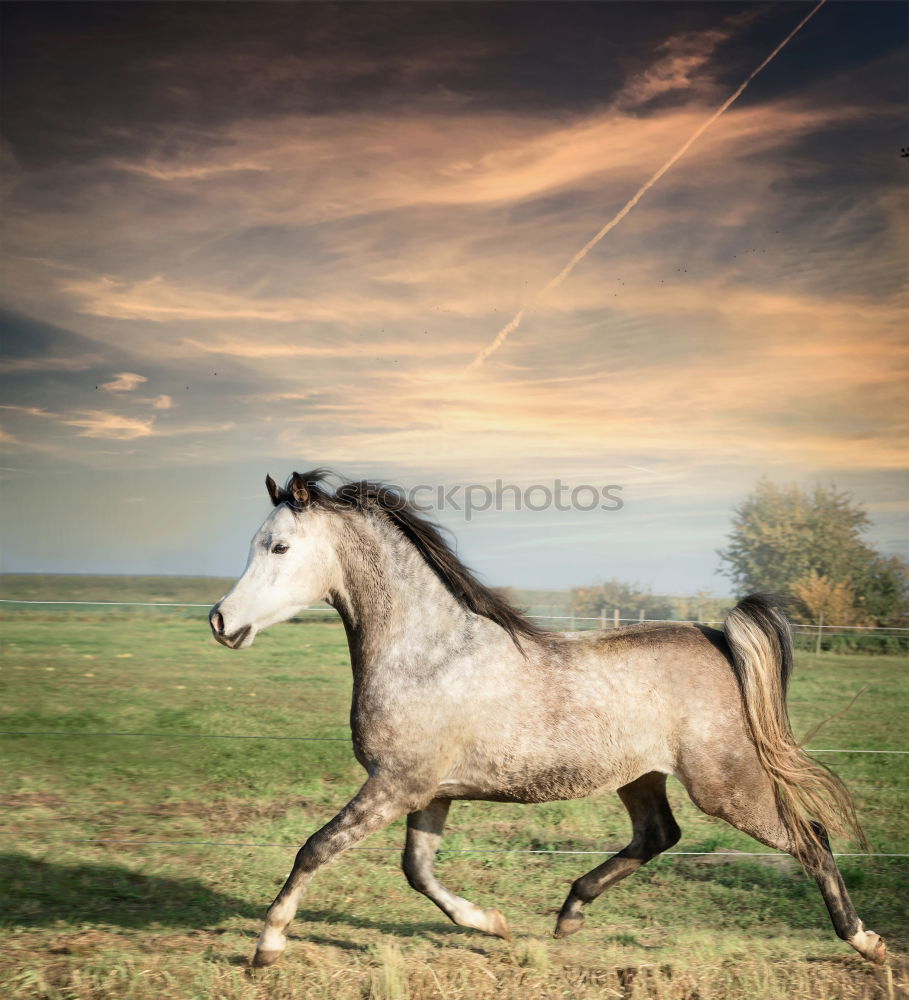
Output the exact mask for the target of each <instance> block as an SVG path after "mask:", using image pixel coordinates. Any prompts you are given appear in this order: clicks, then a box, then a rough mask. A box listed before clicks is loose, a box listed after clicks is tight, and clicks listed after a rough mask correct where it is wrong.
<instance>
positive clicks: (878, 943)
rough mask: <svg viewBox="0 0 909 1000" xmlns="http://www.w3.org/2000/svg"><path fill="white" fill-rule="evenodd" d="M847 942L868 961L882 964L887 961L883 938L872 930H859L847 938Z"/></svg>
mask: <svg viewBox="0 0 909 1000" xmlns="http://www.w3.org/2000/svg"><path fill="white" fill-rule="evenodd" d="M849 943H850V944H851V945H852V947H853V948H855V950H856V951H857V952H858V953H859V954H860V955H861V956H862V958H867V959H868V961H869V962H875V963H876V964H877V965H883V964H884V963H885V962H886V961H887V945H886V944H885V943H884V939H883V938H882V937H881V936H880V935H879V934H875V933H874V931H866V930H862V931H859V933H858V934H856V935H855V936H854V937H852V938H850V939H849Z"/></svg>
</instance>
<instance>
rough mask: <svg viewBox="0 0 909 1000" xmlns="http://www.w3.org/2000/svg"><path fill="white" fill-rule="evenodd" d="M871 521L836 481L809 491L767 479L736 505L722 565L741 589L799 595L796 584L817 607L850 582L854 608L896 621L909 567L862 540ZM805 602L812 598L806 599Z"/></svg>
mask: <svg viewBox="0 0 909 1000" xmlns="http://www.w3.org/2000/svg"><path fill="white" fill-rule="evenodd" d="M869 524H870V521H869V518H868V515H867V513H866V512H865V510H864V509H863V508H862V507H861V506H860V505H858V504H856V503H855V502H853V500H852V498H851V496H850V495H849V494H848V493H844V492H841V491H839V490H837V488H836V487H835V486H830V487H823V486H816V487H815V488H814V490H813V491H812V492H810V493H807V492H803V491H802V490H800V489H799V488H798V487H797V486H779V485H777V484H776V483H771V482H769V481H768V480H766V479H762V480H761V481H760V482H759V483H758V484H757V486H756V487H755V490H754V492H753V493H752V494H751V495H750V496H748V497H747V498H746V499H745V500H744V501H743V502H742V503H741V504H739V506H738V507H736V508H735V511H734V516H733V520H732V532H731V534H730V535H729V544H728V546H727V547H726V548H725V549H723V550H721V551H720V552H719V553H718V554H719V556H720V559H721V560H722V562H723V563H725V564H726V565H725V567H723V568H722V569H721V572H723V573H725V574H726V575H727V576H729V577H731V578H732V580H733V581H734V582H735V585H736V588H737V590H738V592H739V593H749V592H753V591H759V590H763V591H770V592H773V593H779V594H789V595H792V596H798V595H797V589H798V590H802V591H805V592H806V593H810V594H811V595H812V599H813V600H814V601H815V602H816V606H817V607H820V604H817V602H818V601H820V602H821V603H823V602H824V601H827V602H828V603H829V602H830V601H833V600H835V601H839V602H840V603H841V602H842V598H843V594H844V593H845V590H843V588H844V587H845V588H846V590H848V591H849V592H850V593H851V595H852V607H853V612H854V616H856V617H857V618H859V619H861V620H862V621H873V622H875V623H876V624H879V625H881V624H895V623H896V621H897V620H899V619H900V618H901V617H903V616H905V614H906V610H907V603H909V581H907V567H906V564H905V563H904V562H903V560H901V559H899V558H898V557H896V556H890V557H885V556H882V555H880V553H878V552H876V551H875V550H874V549H873V548H871V546H870V545H868V544H867V543H866V542H864V541H863V540H862V538H861V537H860V536H861V533H862V532H863V531H865V530H866V529H867V527H868V526H869ZM819 580H823V581H824V582H823V584H820V583H819V582H818V581H819ZM838 587H839V588H840V589H839V590H838V591H836V593H837V594H838V595H839V596H837V597H835V598H834V596H833V595H834V591H835V590H836V588H838ZM806 588H807V589H806ZM824 588H826V591H827V593H826V596H825V597H822V596H821V591H822V590H823V589H824ZM805 604H806V605H807V606H808V607H810V606H811V605H810V604H809V602H808V601H807V600H805ZM825 617H826V612H825Z"/></svg>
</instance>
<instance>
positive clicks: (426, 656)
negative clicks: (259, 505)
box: [209, 469, 886, 967]
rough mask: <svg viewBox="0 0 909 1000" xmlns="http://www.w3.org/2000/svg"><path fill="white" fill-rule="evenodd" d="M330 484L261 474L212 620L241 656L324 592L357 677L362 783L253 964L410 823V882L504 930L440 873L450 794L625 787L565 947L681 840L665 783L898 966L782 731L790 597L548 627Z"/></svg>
mask: <svg viewBox="0 0 909 1000" xmlns="http://www.w3.org/2000/svg"><path fill="white" fill-rule="evenodd" d="M338 478H340V477H338ZM333 481H334V480H332V474H331V473H329V472H328V471H327V470H324V469H315V470H312V471H311V472H307V473H303V474H300V473H296V472H294V473H293V475H292V476H291V477H290V478H289V479H288V481H287V482H286V484H285V485H284V486H283V487H279V486H278V485H277V484H276V483H275V481H274V480H273V479H272V478H271V476H268V477H267V478H266V487H267V490H268V495H269V497H270V498H271V501H272V504H273V510H272V511H271V512H270V514H269V516H268V517H267V518H266V520H265V521H264V523H263V524H262V526H261V527H260V528H259V530H258V532H257V533H256V535H255V536H254V538H253V540H252V544H251V547H250V552H249V560H248V563H247V566H246V569H245V571H244V573H243V575H242V576H241V577H240V579H239V580H238V581H237V583H236V584H235V585H234V587H233V588H232V589H231V590H230V591H229V593H227V594H226V595H225V596H224V597H222V598H221V600H220V601H218V603H217V604H216V605H215V606H214V607H213V608H212V610H211V613H210V615H209V621H210V625H211V629H212V632H213V634H214V637H215V638H216V639H217V641H218V642H219V643H221V644H222V645H224V646H227V647H228V648H230V649H245V648H248V647H249V646H251V645H252V643H253V641H254V639H255V637H256V635H257V633H258V632H260V631H261V630H262V629H264V628H268V627H269V626H270V625H274V624H276V623H278V622H282V621H285V620H287V619H289V618H291V617H293V616H294V615H296V614H297V613H298V612H299V611H300V610H301V609H303V608H304V607H306V606H307V605H309V604H311V603H312V602H314V601H316V600H319V599H324V600H325V601H327V602H328V603H329V604H331V605H332V606H333V607H334V608H335V609H336V610H337V612H338V614H339V615H340V617H341V620H342V622H343V624H344V628H345V630H346V634H347V641H348V644H349V648H350V660H351V666H352V670H353V699H352V705H351V712H350V724H351V731H352V736H353V751H354V754H355V756H356V758H357V760H358V761H359V763H360V764H361V765H362V766H363V768H364V769H365V771H366V775H367V777H366V780H365V782H364V784H363V786H362V787H361V788H360V790H359V791H358V792H357V793H356V795H354V797H353V798H352V799H351V800H350V802H348V803H347V805H345V806H344V808H343V809H341V811H340V812H339V813H338V814H337V815H336V816H335V817H334V818H333V819H332V820H330V821H329V822H328V823H327V824H326V825H325V826H323V827H322V829H320V830H319V831H317V832H316V833H314V834H313V835H312V836H311V837H309V839H308V840H307V841H306V843H305V844H304V845H303V846H302V847H301V848H300V850H299V851H298V853H297V855H296V859H295V861H294V865H293V869H292V871H291V873H290V875H289V876H288V878H287V881H286V882H285V883H284V886H283V888H282V889H281V891H280V892H279V893H278V895H277V897H276V898H275V900H274V902H273V903H272V905H271V906H270V908H269V909H268V911H267V914H266V918H265V924H264V928H263V930H262V933H261V936H260V937H259V940H258V944H257V947H256V951H255V955H254V956H253V959H252V964H253V966H254V967H260V966H268V965H272V964H273V963H274V962H276V961H277V960H278V959H279V958H280V956H281V954H282V952H283V951H284V949H285V946H286V944H287V938H286V934H285V932H286V930H287V927H288V925H289V924H290V922H291V921H292V920H293V918H294V915H295V914H296V911H297V907H298V904H299V900H300V897H301V894H302V893H303V890H304V889H305V887H306V886H307V884H308V883H309V881H310V879H311V878H312V877H313V875H314V874H315V873H316V871H317V870H318V869H319V868H320V867H321V866H322V865H324V864H326V863H327V862H328V861H329V860H331V859H332V858H334V857H335V856H336V855H338V854H340V853H341V852H342V851H344V850H345V849H347V848H350V847H352V846H353V845H355V844H357V843H358V842H359V841H361V840H362V839H363V838H364V837H366V836H367V835H369V834H371V833H373V832H375V831H376V830H379V829H381V828H383V827H385V826H387V825H388V824H389V823H391V822H393V821H394V820H396V819H398V818H399V817H401V816H405V815H406V817H407V832H406V839H405V846H404V853H403V869H404V874H405V875H406V877H407V880H408V882H409V883H410V885H411V886H412V887H413V888H414V889H416V890H417V891H418V892H420V893H422V894H423V895H425V896H427V897H428V898H429V899H430V900H432V902H433V903H435V904H436V906H438V907H439V909H441V910H442V912H443V913H445V914H446V916H448V917H449V919H451V920H452V921H453V922H454V923H455V924H459V925H461V926H463V927H470V928H474V929H476V930H479V931H483V932H485V933H486V934H491V935H495V936H498V937H500V938H505V939H506V940H510V939H511V932H510V930H509V926H508V922H507V920H506V918H505V916H504V915H503V914H502V913H501V912H500V911H499V910H498V909H495V908H481V907H480V906H477V905H475V904H474V903H471V902H469V901H468V900H466V899H463V898H461V897H460V896H457V895H455V893H453V892H452V891H451V890H450V889H448V888H446V887H445V886H444V885H443V884H442V883H441V882H440V881H439V880H438V878H437V877H436V876H435V874H434V872H433V860H434V857H435V854H436V852H437V849H438V847H439V843H440V840H441V837H442V831H443V828H444V826H445V820H446V816H447V814H448V810H449V806H450V804H451V802H452V801H454V800H456V799H471V800H478V799H479V800H491V801H498V802H519V803H533V802H549V801H554V800H560V799H573V798H580V797H585V796H588V795H592V794H594V793H600V792H605V791H615V792H617V793H618V796H619V798H620V799H621V801H622V803H623V804H624V805H625V808H626V809H627V810H628V813H629V816H630V819H631V829H632V836H631V841H630V842H629V844H628V846H627V847H625V848H624V849H622V850H620V851H619V852H618V853H617V854H615V855H613V856H612V857H610V858H609V859H608V860H606V861H605V862H603V863H602V864H600V865H597V867H596V868H594V869H593V870H592V871H590V872H588V873H587V874H586V875H582V876H581V877H580V878H578V879H577V880H576V881H575V882H574V883H573V884H572V887H571V890H570V892H569V893H568V897H567V899H566V900H565V903H564V905H563V906H562V908H561V911H560V912H559V915H558V918H557V921H556V927H555V936H556V937H565V936H566V935H569V934H574V933H575V932H576V931H578V930H580V929H581V927H582V925H583V923H584V909H585V907H586V906H587V905H588V904H590V903H591V902H593V900H595V899H596V898H597V897H598V896H599V895H600V894H601V893H602V892H603V891H604V890H605V889H607V888H608V887H609V886H612V885H615V883H616V882H618V881H619V880H620V879H623V878H625V877H626V876H628V875H630V874H631V873H632V872H634V871H636V870H637V869H638V868H640V867H641V865H643V864H646V863H647V862H648V861H650V860H651V859H652V858H654V857H656V856H657V855H658V854H660V853H661V852H663V851H665V850H667V849H668V848H671V847H672V846H674V845H675V844H676V843H677V842H678V840H679V838H680V836H681V831H680V829H679V827H678V824H677V823H676V821H675V819H674V817H673V814H672V811H671V809H670V806H669V802H668V800H667V797H666V778H667V776H668V775H674V776H675V777H676V778H677V779H678V780H679V781H680V782H681V784H682V785H683V786H684V788H685V790H686V791H687V793H688V795H689V796H690V797H691V799H692V801H693V802H694V803H695V804H696V805H697V806H698V807H699V808H700V809H701V810H702V811H703V812H705V813H707V814H708V815H710V816H718V817H720V818H722V819H724V820H725V821H726V822H727V823H730V824H731V825H732V826H734V827H736V828H737V829H739V830H742V831H744V832H745V833H747V834H749V835H750V836H751V837H753V838H754V839H756V840H758V841H759V842H760V843H762V844H765V845H766V846H768V847H771V848H775V849H778V850H781V851H785V852H788V853H789V854H791V855H792V856H793V857H795V858H796V859H797V860H798V861H799V862H800V863H801V864H802V866H803V867H804V868H805V870H806V871H807V872H808V873H809V874H810V875H811V876H813V878H814V879H815V880H816V882H817V884H818V886H819V888H820V891H821V894H822V896H823V898H824V902H825V903H826V905H827V909H828V911H829V914H830V917H831V920H832V923H833V927H834V929H835V931H836V933H837V935H838V936H839V937H840V938H842V939H843V940H844V941H846V942H848V943H849V944H850V945H851V946H852V947H853V948H854V949H855V950H856V951H858V952H859V954H861V955H862V956H864V957H865V958H867V959H869V960H871V961H874V962H878V963H882V962H883V961H884V959H885V955H886V945H885V943H884V941H883V939H882V938H881V937H880V936H879V935H877V934H876V933H875V932H874V931H871V930H866V929H865V926H864V924H863V923H862V921H861V920H860V919H859V918H858V916H857V914H856V912H855V909H854V907H853V905H852V902H851V900H850V899H849V894H848V893H847V891H846V887H845V885H844V883H843V879H842V877H841V875H840V873H839V870H838V868H837V865H836V861H835V859H834V856H833V854H832V852H831V849H830V842H829V839H828V831H830V832H833V833H837V834H842V835H847V836H848V835H851V836H855V837H857V838H858V839H860V840H862V832H861V827H860V825H859V823H858V820H857V818H856V814H855V810H854V808H853V805H852V801H851V799H850V796H849V793H848V791H847V790H846V788H845V786H844V785H843V783H842V782H841V781H840V779H839V778H838V777H836V776H835V775H834V774H833V773H832V772H831V771H829V770H828V769H827V768H825V767H824V766H823V765H821V764H819V763H817V762H816V761H814V760H813V759H812V758H810V757H809V756H808V755H807V754H806V753H805V752H804V751H803V750H802V748H801V746H800V745H799V744H798V743H797V741H796V740H795V738H794V736H793V733H792V729H791V726H790V723H789V719H788V714H787V709H786V690H787V684H788V681H789V676H790V674H791V670H792V643H791V636H790V630H789V623H788V620H787V618H786V616H785V614H784V613H783V611H782V610H781V608H780V606H779V602H778V601H776V600H775V599H772V598H770V597H769V596H768V595H751V596H749V597H746V598H744V599H743V600H741V601H740V602H739V603H738V604H737V605H736V607H735V608H734V609H733V610H732V611H731V612H730V613H729V614H728V616H727V618H726V620H725V623H724V626H723V628H722V630H719V629H713V628H709V627H707V626H705V625H700V624H692V623H686V622H643V623H639V624H636V625H632V626H627V627H624V628H616V629H610V630H608V631H595V632H583V633H554V632H548V631H545V630H543V629H541V628H539V627H538V626H537V625H535V624H534V623H533V622H531V621H530V620H529V619H528V618H527V617H526V616H524V615H522V614H520V613H519V612H518V611H517V610H515V609H514V608H513V607H511V606H510V605H509V604H508V603H507V602H506V601H505V600H504V598H503V597H502V596H501V595H499V594H497V593H496V592H495V591H493V590H492V589H490V588H489V587H487V586H485V585H484V584H483V583H481V582H480V581H479V580H478V579H477V577H476V576H475V575H474V574H473V573H472V572H471V571H470V570H469V569H468V568H467V567H466V566H465V565H464V563H463V562H462V561H461V560H460V559H459V558H458V556H457V555H456V553H455V551H454V550H453V548H452V547H451V545H450V544H449V543H448V541H447V539H446V537H445V536H444V535H443V533H442V530H441V529H440V528H439V526H438V525H436V524H434V523H433V522H432V521H430V520H429V519H428V518H426V517H425V516H423V513H422V511H421V510H419V509H418V508H417V507H416V506H415V505H413V504H411V503H409V502H408V501H407V499H406V497H405V496H404V495H403V493H402V491H400V490H399V489H397V488H395V487H390V486H386V485H383V484H381V483H374V482H369V481H362V482H350V481H346V480H342V481H341V482H340V484H339V485H337V486H332V485H331V483H332V482H333Z"/></svg>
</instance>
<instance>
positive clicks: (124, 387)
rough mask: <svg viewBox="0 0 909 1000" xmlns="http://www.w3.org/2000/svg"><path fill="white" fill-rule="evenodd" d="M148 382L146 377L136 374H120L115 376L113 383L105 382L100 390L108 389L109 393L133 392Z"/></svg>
mask: <svg viewBox="0 0 909 1000" xmlns="http://www.w3.org/2000/svg"><path fill="white" fill-rule="evenodd" d="M147 381H148V379H147V378H146V377H145V376H144V375H136V374H135V373H134V372H120V373H119V374H118V375H115V376H114V379H113V381H112V382H104V383H102V384H101V386H100V387H99V388H101V389H107V391H108V392H133V391H134V390H135V389H137V388H138V387H139V386H140V385H141V384H142V383H143V382H147Z"/></svg>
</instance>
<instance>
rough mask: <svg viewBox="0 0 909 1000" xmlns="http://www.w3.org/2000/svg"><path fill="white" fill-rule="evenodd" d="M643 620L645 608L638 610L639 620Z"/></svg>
mask: <svg viewBox="0 0 909 1000" xmlns="http://www.w3.org/2000/svg"><path fill="white" fill-rule="evenodd" d="M643 620H644V609H643V608H641V610H640V611H639V612H638V621H639V622H642V621H643Z"/></svg>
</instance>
